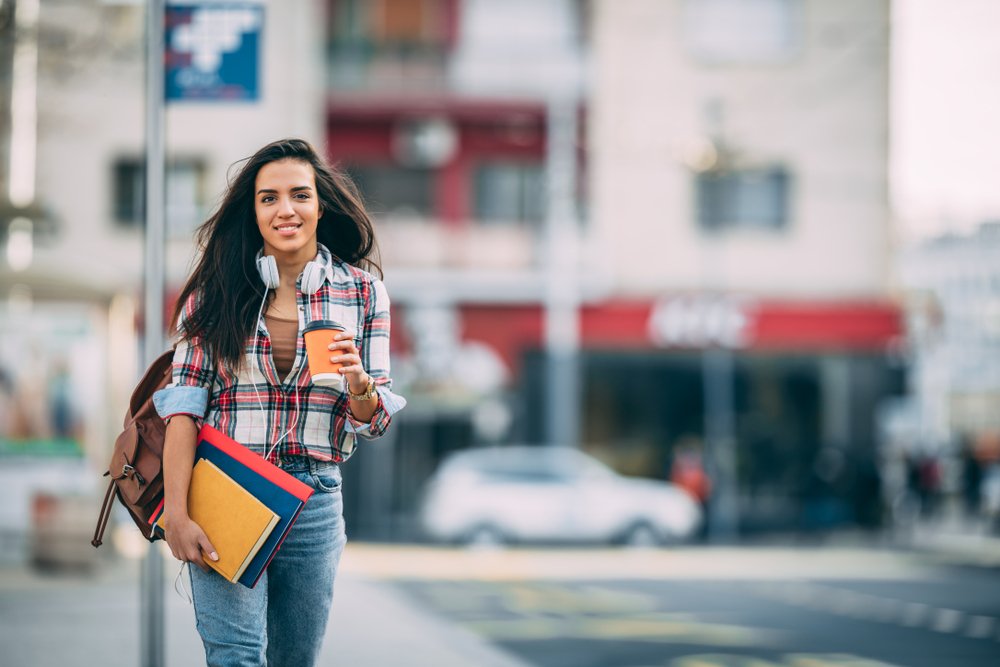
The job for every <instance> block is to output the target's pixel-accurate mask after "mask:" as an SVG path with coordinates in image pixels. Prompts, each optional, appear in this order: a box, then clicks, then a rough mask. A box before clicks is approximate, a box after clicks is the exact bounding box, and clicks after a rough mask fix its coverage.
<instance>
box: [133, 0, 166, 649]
mask: <svg viewBox="0 0 1000 667" xmlns="http://www.w3.org/2000/svg"><path fill="white" fill-rule="evenodd" d="M163 29H164V0H149V2H148V4H147V5H146V169H145V175H146V188H145V193H146V230H145V231H146V234H145V267H146V279H145V304H146V305H145V323H146V327H145V331H144V332H143V333H144V337H143V340H144V344H143V354H142V356H143V359H144V360H145V364H143V366H148V365H149V364H150V363H152V361H153V360H154V359H155V358H156V357H157V356H158V355H159V354H160V353H161V352H162V351H163V344H164V341H163V290H164V283H165V278H164V247H163V246H164V241H165V238H166V233H165V221H164V192H163V190H164V170H165V169H164V160H165V155H164V143H165V142H164V136H163V134H164V132H163V103H164V102H163V95H164V64H163V54H164V49H163ZM141 595H142V600H141V608H142V614H141V628H140V632H139V637H140V652H141V664H142V666H143V667H163V664H164V653H163V644H164V642H163V635H164V628H163V556H162V555H161V554H160V549H159V548H158V545H153V546H151V547H150V548H149V550H148V551H147V552H146V557H145V559H144V560H143V567H142V582H141Z"/></svg>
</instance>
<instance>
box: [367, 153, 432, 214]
mask: <svg viewBox="0 0 1000 667" xmlns="http://www.w3.org/2000/svg"><path fill="white" fill-rule="evenodd" d="M347 172H348V174H350V176H351V178H353V179H354V182H355V183H356V184H357V186H358V188H359V189H360V190H361V196H362V198H363V199H364V201H365V204H366V205H367V206H368V207H369V209H370V210H371V211H372V212H373V213H375V214H378V215H385V216H387V217H390V218H392V217H409V218H413V217H421V218H429V217H431V216H432V215H433V214H434V212H435V211H434V199H433V197H434V171H433V170H431V169H415V168H407V167H400V166H398V165H395V164H363V165H361V164H359V165H354V166H351V167H348V169H347Z"/></svg>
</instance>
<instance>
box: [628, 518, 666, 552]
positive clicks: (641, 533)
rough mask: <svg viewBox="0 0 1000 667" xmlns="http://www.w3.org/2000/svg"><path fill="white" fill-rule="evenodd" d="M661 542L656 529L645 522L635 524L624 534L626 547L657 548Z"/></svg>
mask: <svg viewBox="0 0 1000 667" xmlns="http://www.w3.org/2000/svg"><path fill="white" fill-rule="evenodd" d="M662 541H663V540H662V538H661V537H660V534H659V533H658V532H657V531H656V529H655V528H653V526H651V525H649V524H648V523H645V522H642V523H637V524H635V525H633V526H632V527H631V528H629V529H628V530H627V531H626V532H625V539H624V543H625V546H627V547H633V548H648V547H655V546H659V545H660V544H661V543H662Z"/></svg>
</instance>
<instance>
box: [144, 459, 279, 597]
mask: <svg viewBox="0 0 1000 667" xmlns="http://www.w3.org/2000/svg"><path fill="white" fill-rule="evenodd" d="M188 515H189V516H190V517H191V519H192V520H193V521H194V522H195V523H197V524H198V525H199V526H201V529H202V530H204V531H205V536H206V537H208V541H209V542H211V543H212V546H213V547H215V551H216V553H218V554H219V560H217V561H213V560H212V559H211V558H209V557H208V555H207V554H203V556H202V557H203V559H204V561H205V564H206V565H208V566H209V567H211V568H212V569H214V570H215V571H216V572H218V573H219V574H221V575H222V576H223V577H225V578H226V579H228V580H229V581H232V582H236V581H238V580H239V578H240V576H241V575H242V574H243V571H244V570H245V569H246V568H247V566H248V565H249V564H250V561H252V560H253V558H254V556H256V555H257V551H259V550H260V547H261V546H262V545H263V544H264V541H265V540H267V537H268V535H270V534H271V531H272V530H273V529H274V526H275V525H276V524H277V523H278V515H277V514H275V513H274V512H272V511H271V510H270V509H269V508H268V507H267V506H266V505H265V504H264V503H262V502H261V501H259V500H257V498H255V497H254V495H253V494H252V493H250V492H249V491H247V490H246V489H244V488H243V487H242V486H240V485H239V484H237V483H236V482H235V481H233V479H232V478H231V477H230V476H229V475H227V474H226V473H224V472H222V470H220V469H219V467H218V466H216V465H215V464H214V463H212V462H211V461H209V460H207V459H198V462H197V463H195V466H194V470H193V471H192V472H191V486H190V487H189V489H188ZM157 523H158V524H159V525H160V527H161V528H162V527H163V517H162V516H161V517H160V519H159V521H157Z"/></svg>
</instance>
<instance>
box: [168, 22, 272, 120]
mask: <svg viewBox="0 0 1000 667" xmlns="http://www.w3.org/2000/svg"><path fill="white" fill-rule="evenodd" d="M263 23H264V8H263V7H262V6H260V5H254V4H232V3H214V4H199V5H167V8H166V31H167V34H166V99H167V101H177V100H188V101H190V100H200V101H229V102H253V101H256V100H257V99H259V97H260V93H259V90H260V88H259V86H258V78H259V69H260V66H259V63H260V58H259V55H258V54H259V50H260V42H261V30H262V28H263Z"/></svg>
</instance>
